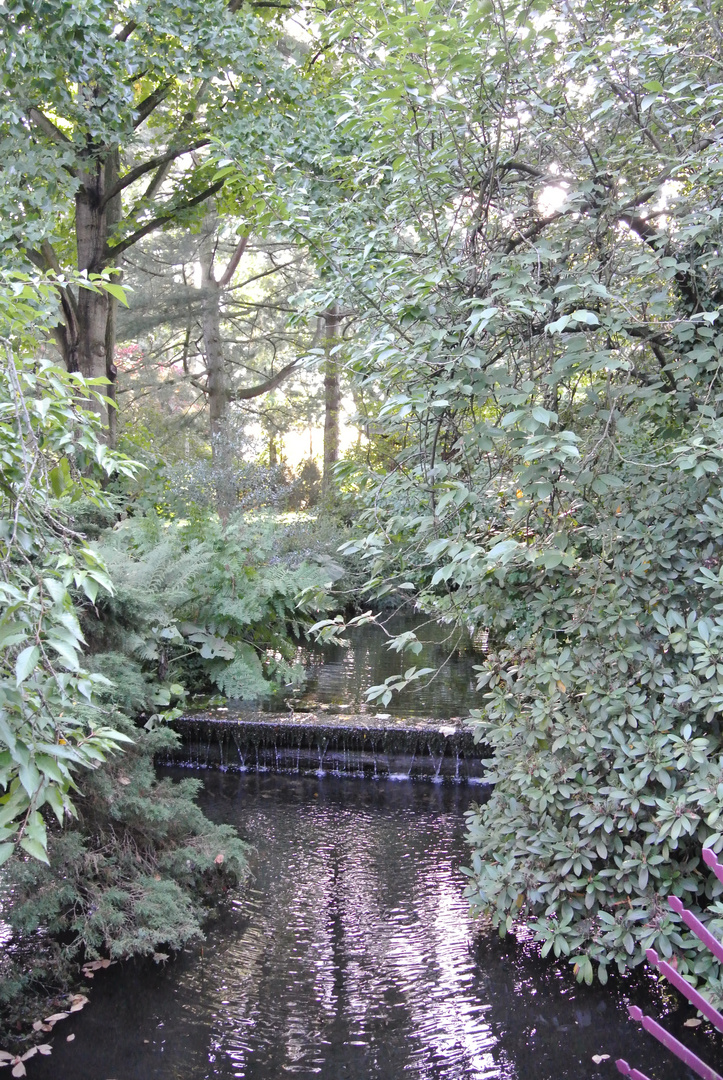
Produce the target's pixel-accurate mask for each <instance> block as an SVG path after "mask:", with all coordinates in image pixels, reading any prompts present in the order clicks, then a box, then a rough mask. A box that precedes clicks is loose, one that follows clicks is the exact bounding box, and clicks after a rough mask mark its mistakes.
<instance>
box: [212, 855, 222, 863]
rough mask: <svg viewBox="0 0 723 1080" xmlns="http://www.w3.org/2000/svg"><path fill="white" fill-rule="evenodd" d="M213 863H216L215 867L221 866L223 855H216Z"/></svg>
mask: <svg viewBox="0 0 723 1080" xmlns="http://www.w3.org/2000/svg"><path fill="white" fill-rule="evenodd" d="M213 861H214V862H215V863H216V866H221V864H222V863H223V853H221V854H219V855H217V856H216V858H215V859H214V860H213Z"/></svg>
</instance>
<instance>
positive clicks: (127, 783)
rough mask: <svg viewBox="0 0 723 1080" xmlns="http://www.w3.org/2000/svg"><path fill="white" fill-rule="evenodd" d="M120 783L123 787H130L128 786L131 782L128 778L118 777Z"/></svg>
mask: <svg viewBox="0 0 723 1080" xmlns="http://www.w3.org/2000/svg"><path fill="white" fill-rule="evenodd" d="M118 783H119V784H122V785H123V787H128V785H129V784H130V780H129V779H128V777H127V776H119V777H118Z"/></svg>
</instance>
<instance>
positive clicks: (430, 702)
mask: <svg viewBox="0 0 723 1080" xmlns="http://www.w3.org/2000/svg"><path fill="white" fill-rule="evenodd" d="M385 626H386V630H387V633H389V634H400V633H402V632H404V631H409V630H413V631H415V632H417V633H418V635H419V639H420V641H421V642H423V643H424V647H423V649H422V652H421V653H420V654H419V655H418V656H412V655H411V653H405V654H404V656H400V655H399V653H397V652H393V651H391V650H390V649H389V648H388V640H389V639H388V637H387V636H386V635H385V633H384V632H383V631H382V630H381V629H380V627H378V626H361V627H357V628H356V629H353V630H350V631H349V634H348V640H349V647H348V648H342V647H341V646H338V645H325V646H323V647H321V646H319V647H310V648H309V647H306V646H305V647H304V648H302V649H300V651H299V660H300V662H301V663H303V664H304V665H305V667H306V671H307V685H306V687H305V689H304V693H303V694H301V695H297V698H296V700H297V702H298V704H300V705H301V706H302V707H303V704H304V702H307V701H313V702H321V703H323V704H328V705H336V706H339V705H342V706H344V707H345V708H347V707H348V708H349V709H350V710H352V711H354V712H358V711H359V710H360V709H364V708H366V707H367V706H366V700H367V699H366V691H367V690H368V689H369V687H370V686H375V685H378V684H380V683H383V682H384V680H385V679H386V678H388V677H389V676H390V675H399V674H401V673H402V672H403V671H404V670H405V669H406V668H408V667H410V666H412V665H413V666H415V667H431V668H434V669H435V670H436V671H437V674H436V675H435V676H434V677H433V678H431V679H422V680H421V681H420V682H418V683H412V684H411V685H410V686H409V687H408V688H407V689H406V690H404V691H402V692H401V693H398V694H395V695H394V697H393V699H392V701H391V702H390V703H389V704H388V705H384V706H382V705H379V704H378V703H377V704H372V705H371V706H369V711H370V712H372V713H374V712H377V711H379V710H381V711H383V712H388V713H391V714H392V715H395V716H434V717H437V718H439V719H449V718H450V717H451V716H467V715H468V713H469V710H470V709H471V708H474V707H475V706H477V705H479V693H478V692H477V690H476V689H475V688H476V674H475V671H474V666H475V665H476V664H481V663H482V660H483V657H482V654H481V653H480V652H479V651H477V650H475V649H474V648H473V646H472V642H471V641H470V639H469V638H468V637H467V636H466V635H465V634H463V633H460V632H459V631H456V630H453V629H452V628H450V627H445V626H439V625H438V624H435V623H429V622H428V620H427V619H425V618H424V617H423V616H415V615H407V614H401V615H394V616H392V617H391V618H387V619H386V620H385ZM269 707H270V708H271V709H275V708H278V700H277V701H276V703H275V704H274V701H273V699H271V701H270V702H269Z"/></svg>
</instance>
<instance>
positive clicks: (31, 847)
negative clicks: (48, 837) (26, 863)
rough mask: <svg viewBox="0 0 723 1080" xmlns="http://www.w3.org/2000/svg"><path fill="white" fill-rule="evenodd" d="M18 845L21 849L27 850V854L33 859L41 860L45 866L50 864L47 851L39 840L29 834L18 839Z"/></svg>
mask: <svg viewBox="0 0 723 1080" xmlns="http://www.w3.org/2000/svg"><path fill="white" fill-rule="evenodd" d="M20 847H21V848H22V849H23V851H27V853H28V855H31V856H32V858H33V859H37V860H38V862H43V863H45V864H46V865H47V866H50V860H49V858H48V853H47V851H46V849H45V848H44V847H43V845H42V844H41V843H40V841H39V840H34V839H33V838H32V837H30V836H24V837H23V838H22V840H21V841H20Z"/></svg>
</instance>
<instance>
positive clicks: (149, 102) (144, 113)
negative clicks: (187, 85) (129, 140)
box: [133, 79, 173, 129]
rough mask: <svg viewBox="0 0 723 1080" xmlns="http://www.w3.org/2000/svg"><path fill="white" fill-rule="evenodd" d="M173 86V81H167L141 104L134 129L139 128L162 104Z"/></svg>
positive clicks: (137, 110) (137, 109)
mask: <svg viewBox="0 0 723 1080" xmlns="http://www.w3.org/2000/svg"><path fill="white" fill-rule="evenodd" d="M172 85H173V80H172V79H166V81H165V82H163V83H160V84H159V85H158V86H157V87H156V89H155V90H154V91H153V92H152V93H150V94H149V95H148V97H145V98H143V101H141V102H139V104H138V106H137V107H136V119H135V123H134V124H133V128H134V129H135V128H139V127H140V126H141V124H142V123H143V121H144V120H147V119H148V117H149V116H150V115H151V113H152V112H153V110H154V109H155V108H156V107H157V106H158V105H160V104H161V102H162V101H163V99H164V98H165V97H166V96H167V95H168V91H169V90H170V89H171V86H172Z"/></svg>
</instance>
